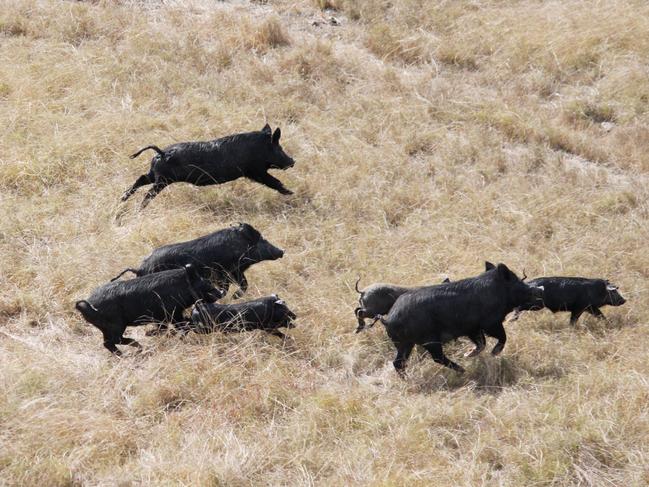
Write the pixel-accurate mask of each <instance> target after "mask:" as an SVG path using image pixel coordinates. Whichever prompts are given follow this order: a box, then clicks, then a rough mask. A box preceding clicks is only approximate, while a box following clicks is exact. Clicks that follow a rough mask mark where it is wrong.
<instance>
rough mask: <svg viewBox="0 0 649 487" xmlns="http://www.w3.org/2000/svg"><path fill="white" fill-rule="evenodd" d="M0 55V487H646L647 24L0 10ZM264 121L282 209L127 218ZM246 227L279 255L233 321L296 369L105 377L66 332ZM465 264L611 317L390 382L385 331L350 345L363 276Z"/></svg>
mask: <svg viewBox="0 0 649 487" xmlns="http://www.w3.org/2000/svg"><path fill="white" fill-rule="evenodd" d="M331 16H335V18H336V19H337V20H338V21H339V25H331V23H330V22H328V20H329V18H330V17H331ZM316 20H320V21H321V22H320V23H319V25H313V22H314V21H316ZM0 59H1V62H0V121H1V124H0V147H2V151H1V152H0V211H1V212H2V216H1V218H0V254H1V255H2V259H1V260H0V283H1V286H0V425H1V428H0V485H25V486H59V485H61V486H64V485H104V486H109V485H110V486H112V485H120V486H127V485H201V486H203V485H227V486H243V485H286V486H296V485H300V486H301V485H322V486H330V485H331V486H348V485H359V486H360V485H379V486H401V485H408V486H411V485H422V486H424V485H425V486H430V485H437V486H442V485H449V486H479V485H486V486H491V485H494V486H550V485H552V486H565V485H584V486H645V485H647V484H649V354H648V352H647V349H648V344H649V341H648V340H647V331H648V330H649V328H648V324H649V322H648V320H647V318H646V317H647V315H648V312H649V289H648V286H647V278H648V277H649V255H648V254H647V242H648V241H649V204H648V202H647V201H648V200H647V198H648V196H649V184H648V182H649V158H648V156H647V154H649V128H648V127H649V69H648V67H647V66H648V65H649V64H648V63H649V4H647V2H644V1H634V0H627V1H621V0H601V1H577V0H565V1H559V0H554V1H545V0H543V1H542V0H520V1H514V0H512V1H500V0H472V1H468V0H467V1H464V0H462V1H460V0H458V1H427V0H392V1H384V0H375V1H373V0H320V1H315V0H278V1H267V2H265V1H257V2H244V1H232V2H213V1H210V0H179V1H174V0H169V1H153V0H150V1H135V0H122V1H96V2H67V1H56V0H0ZM266 122H269V123H270V124H271V126H272V127H273V128H275V127H276V126H280V127H281V128H282V133H283V137H282V143H283V146H284V148H285V150H286V151H287V152H288V153H289V154H290V155H292V156H293V157H294V158H295V160H296V165H295V167H294V168H292V169H290V170H288V171H286V172H281V173H279V174H276V175H277V176H278V177H280V179H282V180H283V181H284V182H285V184H286V186H287V187H288V188H290V189H292V190H294V191H295V195H293V196H289V197H284V196H281V195H279V194H278V193H276V192H274V191H272V190H270V189H267V188H265V187H262V186H260V185H258V184H256V183H253V182H250V181H247V180H238V181H236V182H234V183H228V184H225V185H221V186H212V187H208V188H197V187H193V186H190V185H187V184H177V185H173V186H171V187H169V188H167V189H165V190H164V191H163V192H162V193H161V194H160V195H159V196H158V197H157V198H156V199H155V200H153V202H152V203H151V205H150V206H149V207H148V208H147V209H146V210H144V211H138V205H139V202H140V201H141V199H142V197H143V195H144V191H142V190H140V191H139V192H138V193H137V194H136V195H135V196H134V197H133V198H132V199H131V200H129V201H128V202H126V203H120V201H119V197H120V195H121V194H122V192H123V191H124V190H125V189H126V188H127V187H128V186H130V185H131V184H132V183H133V181H134V180H135V178H136V177H137V176H138V175H139V174H141V173H142V172H144V171H145V170H146V169H147V168H148V164H149V163H148V161H149V157H150V153H149V156H144V157H140V158H139V159H135V160H131V159H129V158H128V155H129V154H131V153H132V152H133V151H134V150H136V149H138V148H140V147H142V146H144V145H148V144H157V145H160V146H164V145H168V144H171V143H173V142H178V141H184V140H205V139H211V138H216V137H221V136H224V135H228V134H231V133H236V132H243V131H249V130H259V129H261V127H262V126H263V125H264V124H265V123H266ZM238 221H246V222H249V223H251V224H252V225H254V226H255V227H257V228H258V229H259V230H260V231H261V232H262V233H263V234H264V236H266V237H267V238H268V240H270V241H271V242H273V243H276V244H277V245H278V246H280V247H282V248H284V249H285V250H286V255H285V257H284V259H282V260H280V261H276V262H266V263H262V264H260V265H257V266H255V267H253V268H252V269H251V271H250V272H249V273H248V278H249V280H250V283H251V288H250V291H249V293H248V295H247V297H248V298H254V297H257V296H262V295H266V294H270V293H273V292H274V293H277V294H279V296H280V297H282V298H283V299H285V300H286V301H287V303H288V304H289V306H290V307H291V308H292V309H294V311H296V313H297V314H298V315H299V320H298V326H297V328H295V329H294V330H290V331H289V332H288V333H290V334H291V335H292V336H293V337H294V341H293V342H288V343H286V344H282V343H281V342H280V341H279V340H278V339H277V338H274V337H271V336H268V335H266V334H264V333H262V332H252V333H243V334H239V335H227V336H224V335H222V334H218V333H215V334H213V335H209V336H195V335H190V337H189V338H188V339H187V340H185V341H181V340H179V339H178V338H177V337H174V336H166V337H144V332H145V327H140V328H129V329H128V330H127V336H133V337H136V338H138V340H140V341H141V342H142V344H143V345H144V351H143V353H141V354H137V353H135V351H134V349H128V348H127V347H123V349H124V351H125V352H126V353H125V355H124V357H123V358H121V359H119V358H116V357H112V356H111V355H110V354H109V353H108V352H107V351H106V350H105V349H104V348H103V347H102V339H101V335H100V333H99V331H98V330H97V329H95V328H94V327H92V326H90V325H88V324H87V323H85V322H84V321H83V320H82V319H81V317H80V315H79V314H78V313H77V312H76V311H75V310H74V302H75V301H76V300H77V299H81V298H83V297H86V296H87V295H88V294H89V292H90V291H91V290H92V289H93V288H95V287H96V286H98V285H100V284H102V283H104V282H106V281H107V280H108V279H109V278H110V277H112V276H114V275H115V274H116V273H117V272H119V271H120V270H121V269H123V268H124V267H127V266H133V265H137V264H138V263H139V262H140V260H141V258H142V257H144V256H145V255H147V254H148V253H149V252H150V251H151V249H152V248H154V247H156V246H158V245H162V244H165V243H171V242H176V241H181V240H188V239H190V238H194V237H197V236H199V235H203V234H205V233H207V232H209V231H213V230H216V229H220V228H223V227H226V226H228V225H230V224H232V223H235V222H238ZM485 260H491V261H494V262H505V263H507V264H508V265H509V266H510V267H511V268H512V269H514V270H515V271H517V272H518V273H519V275H520V274H521V273H522V271H523V269H525V270H526V271H527V274H528V275H530V276H541V275H584V276H590V277H606V278H608V279H610V280H611V281H612V282H614V283H616V284H618V285H619V286H620V289H621V291H622V294H623V295H624V296H625V297H626V298H627V299H628V303H627V304H626V305H625V306H623V307H620V308H611V307H608V308H604V309H603V311H604V313H605V314H606V315H607V317H608V318H609V321H608V322H605V321H599V320H596V319H593V318H592V317H584V318H582V319H581V320H580V322H579V323H578V325H577V326H576V327H571V326H570V325H569V324H568V315H567V314H565V313H561V314H556V315H553V314H552V313H550V312H548V311H543V312H538V313H527V314H525V315H523V317H522V318H521V319H520V320H519V321H517V322H514V323H511V324H510V325H506V328H507V331H508V337H509V341H508V343H507V346H506V347H505V350H504V352H503V354H502V355H501V356H500V357H492V356H490V355H489V354H488V353H484V354H483V355H481V356H480V357H478V358H463V357H462V353H463V352H464V351H465V350H467V348H468V347H469V343H468V342H466V341H459V342H457V343H455V344H449V345H448V346H447V347H446V350H447V353H448V355H449V356H450V357H452V358H454V359H456V360H457V361H458V362H459V363H461V364H462V365H463V366H465V367H466V368H467V373H466V374H464V375H458V374H456V373H455V372H453V371H451V370H448V369H444V368H442V367H440V366H439V365H437V364H435V363H434V362H433V361H432V360H431V359H430V357H429V356H427V355H426V354H424V353H422V352H421V351H416V352H415V353H414V354H413V356H412V357H411V359H410V362H409V369H408V372H409V373H408V377H407V379H406V380H400V379H399V378H398V376H397V375H396V374H395V372H394V370H393V367H392V363H391V362H392V359H393V357H394V347H393V345H392V343H391V342H390V341H389V339H388V338H387V336H386V334H385V331H384V330H383V329H382V327H381V326H380V325H377V326H376V327H374V328H373V329H371V330H369V331H368V332H367V333H361V334H354V329H355V326H356V323H355V319H354V316H353V309H354V307H355V306H356V302H357V294H356V293H355V292H354V290H353V284H354V281H355V280H356V278H357V276H361V278H362V280H361V285H367V284H369V283H371V282H376V281H388V282H395V283H400V284H403V285H420V284H425V283H436V282H439V280H441V279H443V278H444V277H445V276H449V277H450V278H451V279H459V278H461V277H467V276H471V275H475V274H477V273H479V272H480V271H481V270H482V268H483V265H484V261H485ZM229 299H231V298H227V300H226V301H228V300H229ZM490 344H491V342H490Z"/></svg>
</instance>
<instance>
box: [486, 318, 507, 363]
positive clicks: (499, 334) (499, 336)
mask: <svg viewBox="0 0 649 487" xmlns="http://www.w3.org/2000/svg"><path fill="white" fill-rule="evenodd" d="M487 335H489V336H491V337H494V338H495V339H496V340H498V343H496V345H494V348H492V349H491V355H498V354H499V353H500V352H502V351H503V348H505V342H507V333H505V328H503V324H502V323H498V325H496V326H494V327H493V328H489V331H487Z"/></svg>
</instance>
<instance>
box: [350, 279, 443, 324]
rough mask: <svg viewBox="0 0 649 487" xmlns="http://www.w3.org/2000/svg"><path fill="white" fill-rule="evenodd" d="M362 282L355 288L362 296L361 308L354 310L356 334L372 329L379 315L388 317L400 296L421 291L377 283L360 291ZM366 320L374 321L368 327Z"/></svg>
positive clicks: (414, 288)
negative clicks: (359, 287) (356, 322)
mask: <svg viewBox="0 0 649 487" xmlns="http://www.w3.org/2000/svg"><path fill="white" fill-rule="evenodd" d="M360 280H361V279H360V277H359V278H358V280H357V281H356V284H355V286H354V287H355V288H356V292H357V293H358V294H360V296H359V297H358V304H359V306H358V307H357V308H356V309H355V310H354V314H355V315H356V319H357V320H358V327H357V328H356V333H359V332H361V331H363V330H364V329H365V328H366V327H367V328H372V327H373V326H374V325H375V324H376V322H377V321H379V318H378V316H379V315H387V314H388V313H389V312H390V308H392V305H393V304H394V302H395V301H396V300H397V298H398V297H399V296H401V295H402V294H405V293H407V292H408V291H414V290H416V289H420V288H419V287H403V286H397V285H395V284H387V283H383V282H376V283H374V284H370V285H369V286H367V287H365V288H363V289H361V290H359V289H358V283H359V282H360ZM446 282H451V280H450V279H449V278H448V277H447V278H446V279H444V280H443V281H442V283H446ZM366 318H369V319H371V320H373V321H372V322H371V323H370V324H369V325H366V324H365V319H366Z"/></svg>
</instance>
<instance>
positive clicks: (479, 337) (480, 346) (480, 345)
mask: <svg viewBox="0 0 649 487" xmlns="http://www.w3.org/2000/svg"><path fill="white" fill-rule="evenodd" d="M469 338H470V339H471V341H472V342H473V343H475V348H474V349H473V350H471V351H470V352H467V353H465V354H464V356H465V357H475V356H476V355H479V354H480V353H481V352H482V351H483V350H484V347H485V346H486V345H487V340H486V339H485V336H484V333H483V332H482V330H480V331H479V332H478V333H476V334H475V335H471V336H469Z"/></svg>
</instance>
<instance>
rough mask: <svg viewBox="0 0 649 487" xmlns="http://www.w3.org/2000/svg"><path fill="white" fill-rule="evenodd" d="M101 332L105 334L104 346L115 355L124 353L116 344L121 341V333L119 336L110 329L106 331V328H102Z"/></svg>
mask: <svg viewBox="0 0 649 487" xmlns="http://www.w3.org/2000/svg"><path fill="white" fill-rule="evenodd" d="M101 333H102V334H103V335H104V347H106V348H107V349H108V350H110V353H112V354H113V355H117V356H120V355H122V352H120V351H119V350H118V348H117V347H116V346H115V344H117V343H119V342H120V335H121V333H120V335H117V336H116V335H115V334H114V333H111V332H109V331H104V330H101ZM122 333H123V332H122Z"/></svg>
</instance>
